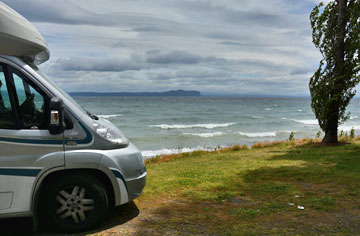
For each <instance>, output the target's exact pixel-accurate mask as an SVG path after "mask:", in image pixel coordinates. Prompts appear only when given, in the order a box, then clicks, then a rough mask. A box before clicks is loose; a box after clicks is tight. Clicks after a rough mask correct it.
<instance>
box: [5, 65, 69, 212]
mask: <svg viewBox="0 0 360 236" xmlns="http://www.w3.org/2000/svg"><path fill="white" fill-rule="evenodd" d="M0 81H1V84H0V94H1V95H0V215H1V214H5V213H19V212H29V211H30V210H31V199H32V192H33V188H34V185H35V181H36V179H37V177H39V176H40V175H41V173H42V172H44V171H45V170H47V169H49V168H53V167H57V166H63V165H64V143H63V140H64V137H63V134H59V135H51V134H50V133H49V131H48V125H49V119H50V112H49V102H50V99H51V94H50V93H49V92H48V91H47V90H46V88H43V87H42V85H41V84H39V83H37V82H36V81H33V80H31V77H30V76H28V75H27V74H26V72H24V71H23V72H22V69H21V68H18V69H16V68H15V67H12V66H9V65H6V64H0Z"/></svg>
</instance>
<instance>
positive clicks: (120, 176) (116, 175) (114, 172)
mask: <svg viewBox="0 0 360 236" xmlns="http://www.w3.org/2000/svg"><path fill="white" fill-rule="evenodd" d="M111 171H112V172H113V174H114V175H115V177H116V178H119V179H121V180H122V181H123V182H124V184H125V188H126V191H128V192H129V190H128V187H127V184H126V181H125V178H124V176H123V175H122V174H121V173H120V172H119V171H117V170H111Z"/></svg>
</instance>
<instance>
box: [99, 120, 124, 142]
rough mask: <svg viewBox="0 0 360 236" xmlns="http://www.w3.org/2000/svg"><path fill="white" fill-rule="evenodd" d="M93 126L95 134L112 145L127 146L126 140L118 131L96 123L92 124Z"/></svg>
mask: <svg viewBox="0 0 360 236" xmlns="http://www.w3.org/2000/svg"><path fill="white" fill-rule="evenodd" d="M93 126H94V128H95V130H96V133H97V134H99V135H100V136H101V137H103V138H105V139H107V140H109V141H110V142H112V143H116V144H128V142H129V141H128V140H127V138H126V137H125V136H124V135H123V134H122V133H121V132H120V131H119V130H116V131H114V130H112V129H111V128H107V127H104V126H102V125H100V124H99V123H96V122H94V123H93Z"/></svg>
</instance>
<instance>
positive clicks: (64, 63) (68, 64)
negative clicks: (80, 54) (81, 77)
mask: <svg viewBox="0 0 360 236" xmlns="http://www.w3.org/2000/svg"><path fill="white" fill-rule="evenodd" d="M54 67H55V69H57V70H63V71H99V72H121V71H128V70H141V69H143V68H144V66H143V65H141V64H139V63H134V62H132V61H130V60H122V59H117V58H109V59H103V60H101V59H91V58H69V59H58V60H57V61H56V62H55V65H54Z"/></svg>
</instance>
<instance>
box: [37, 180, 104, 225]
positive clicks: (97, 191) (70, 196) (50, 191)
mask: <svg viewBox="0 0 360 236" xmlns="http://www.w3.org/2000/svg"><path fill="white" fill-rule="evenodd" d="M46 190H47V191H46ZM44 198H45V206H44V213H45V217H46V218H47V219H48V220H49V221H50V222H49V223H50V224H52V225H53V226H55V227H56V228H57V229H59V230H61V231H68V232H79V231H85V230H88V229H91V228H93V227H95V226H97V225H99V224H100V223H101V222H102V221H103V220H104V218H105V216H106V213H107V210H108V204H109V203H108V196H107V193H106V190H105V187H104V185H103V184H102V183H101V182H100V181H99V180H97V179H96V178H94V177H93V176H91V175H87V174H71V175H66V176H62V177H59V178H57V179H56V180H55V181H54V182H51V183H49V184H48V185H47V189H45V191H44Z"/></svg>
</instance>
